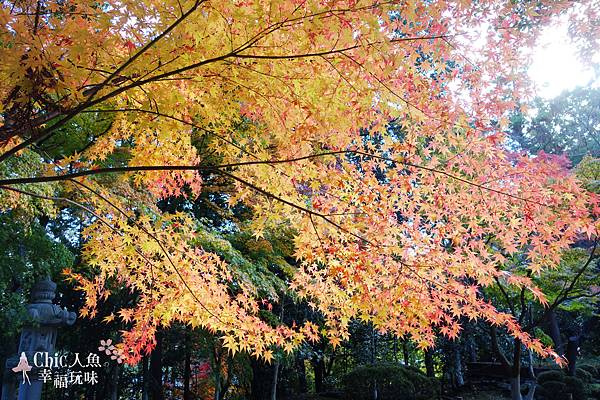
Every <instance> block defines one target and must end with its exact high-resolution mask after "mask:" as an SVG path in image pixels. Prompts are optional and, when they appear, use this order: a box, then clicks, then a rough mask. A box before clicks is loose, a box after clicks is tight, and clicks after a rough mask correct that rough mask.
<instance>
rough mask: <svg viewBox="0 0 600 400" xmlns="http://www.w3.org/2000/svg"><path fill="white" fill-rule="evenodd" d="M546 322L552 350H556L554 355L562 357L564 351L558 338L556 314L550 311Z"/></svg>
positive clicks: (558, 330) (558, 328)
mask: <svg viewBox="0 0 600 400" xmlns="http://www.w3.org/2000/svg"><path fill="white" fill-rule="evenodd" d="M548 322H549V324H550V332H549V333H550V337H551V338H552V341H553V342H554V349H555V350H556V354H558V355H559V356H562V355H564V354H565V350H564V348H563V343H562V339H561V337H560V326H559V325H558V319H557V318H556V312H554V311H550V313H549V314H548Z"/></svg>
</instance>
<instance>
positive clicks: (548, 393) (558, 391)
mask: <svg viewBox="0 0 600 400" xmlns="http://www.w3.org/2000/svg"><path fill="white" fill-rule="evenodd" d="M586 374H587V375H586ZM583 375H586V376H588V377H589V376H591V375H590V374H589V373H587V372H584V373H583ZM537 383H538V384H539V385H540V394H541V395H542V396H544V398H545V399H546V400H563V399H566V398H567V394H569V393H571V394H572V395H573V400H586V399H587V396H586V393H585V385H584V383H583V380H582V379H580V377H574V376H567V375H566V374H565V373H564V372H563V371H560V370H554V371H546V372H542V373H541V374H539V375H538V378H537Z"/></svg>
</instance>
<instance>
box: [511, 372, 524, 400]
mask: <svg viewBox="0 0 600 400" xmlns="http://www.w3.org/2000/svg"><path fill="white" fill-rule="evenodd" d="M510 398H511V400H523V396H521V374H517V376H511V377H510Z"/></svg>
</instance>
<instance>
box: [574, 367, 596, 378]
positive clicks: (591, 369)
mask: <svg viewBox="0 0 600 400" xmlns="http://www.w3.org/2000/svg"><path fill="white" fill-rule="evenodd" d="M579 370H584V371H587V372H589V373H590V374H591V375H592V378H593V379H600V368H598V367H597V366H595V365H591V364H582V365H580V366H578V367H577V371H579Z"/></svg>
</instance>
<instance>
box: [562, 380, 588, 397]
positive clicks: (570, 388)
mask: <svg viewBox="0 0 600 400" xmlns="http://www.w3.org/2000/svg"><path fill="white" fill-rule="evenodd" d="M563 382H564V383H565V385H566V393H572V394H573V400H586V399H587V396H586V395H585V389H584V385H583V381H582V380H581V379H579V378H576V377H574V376H565V379H564V380H563Z"/></svg>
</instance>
